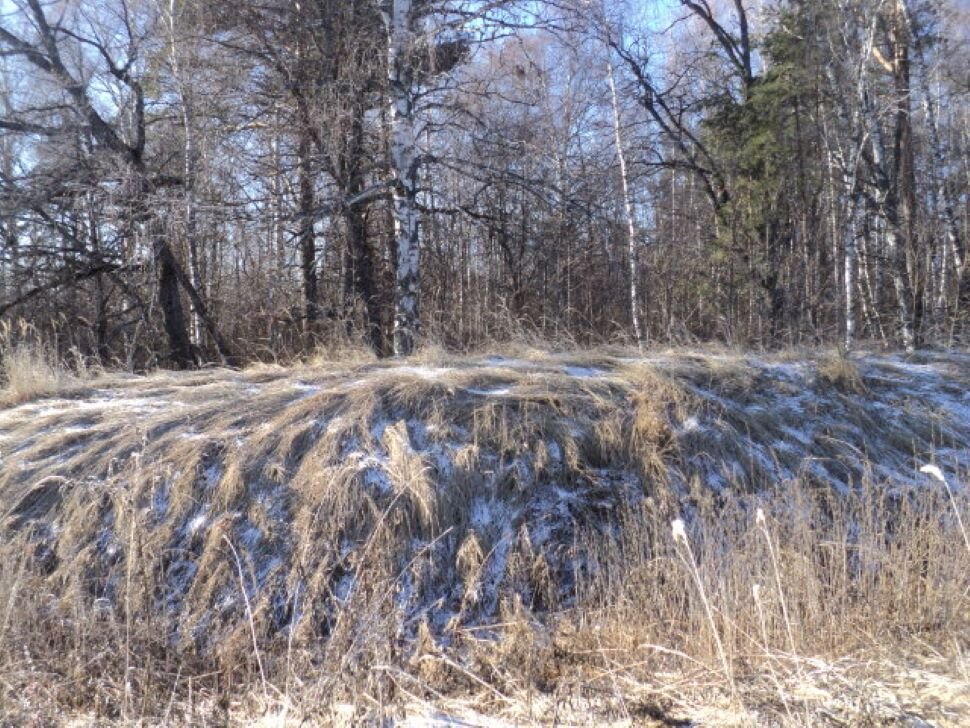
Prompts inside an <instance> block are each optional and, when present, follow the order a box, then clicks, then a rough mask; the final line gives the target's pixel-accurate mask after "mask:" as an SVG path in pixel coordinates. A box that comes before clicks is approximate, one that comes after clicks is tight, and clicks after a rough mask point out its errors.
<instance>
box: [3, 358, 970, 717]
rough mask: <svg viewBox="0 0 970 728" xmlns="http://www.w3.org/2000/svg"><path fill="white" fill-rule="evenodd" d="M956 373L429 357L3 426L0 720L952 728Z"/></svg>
mask: <svg viewBox="0 0 970 728" xmlns="http://www.w3.org/2000/svg"><path fill="white" fill-rule="evenodd" d="M965 364H966V361H965V358H960V356H959V355H953V356H952V357H950V358H947V357H937V358H935V359H934V358H930V359H928V360H925V361H921V362H918V363H917V364H916V366H917V367H923V368H917V369H915V370H911V369H910V368H909V367H911V366H912V365H911V363H910V362H907V361H905V360H897V359H892V358H885V359H872V360H868V359H863V360H859V361H858V362H857V363H855V366H856V367H857V371H858V376H859V377H860V379H861V380H862V381H863V382H864V383H865V390H866V391H867V394H866V395H862V394H860V393H859V391H860V390H855V389H851V388H850V389H843V388H842V387H838V388H836V387H833V386H831V385H830V384H829V383H828V380H827V379H826V378H825V375H823V374H822V373H821V370H822V368H823V365H821V364H820V365H818V366H817V367H816V365H814V364H812V363H810V362H805V361H803V360H799V361H795V362H790V361H765V360H754V359H750V358H748V357H745V356H743V355H740V354H737V353H730V352H719V353H713V354H712V353H708V354H703V355H695V354H693V353H689V352H684V353H672V354H666V355H663V356H658V357H654V358H650V359H647V360H643V359H636V360H634V359H633V358H632V357H631V355H630V354H629V353H628V352H625V351H622V350H608V351H594V352H587V353H584V354H581V355H577V354H557V355H550V354H548V353H546V354H542V353H541V352H539V351H533V350H529V349H520V350H519V351H518V352H517V355H516V356H509V355H505V356H504V357H495V358H484V359H483V358H482V357H471V356H469V357H455V356H452V355H447V354H446V353H444V352H441V351H440V350H438V351H436V350H432V349H428V350H426V351H425V352H424V354H423V355H422V356H421V357H419V358H417V359H415V360H412V361H408V362H406V363H404V364H388V363H383V362H380V363H378V362H372V361H369V360H367V359H359V360H354V362H353V363H351V364H346V363H345V364H340V363H338V362H316V363H310V364H306V365H303V366H301V367H299V368H296V369H283V368H279V367H270V366H262V367H256V368H252V369H249V370H246V371H243V372H229V371H220V370H212V371H206V372H199V373H194V374H186V375H174V374H164V373H160V374H157V375H153V376H151V377H147V378H115V379H114V380H113V384H112V386H111V388H110V389H105V390H103V391H102V390H97V389H94V390H91V391H89V392H87V393H84V396H83V397H81V398H78V399H70V400H69V399H56V398H53V399H46V400H39V401H37V402H33V403H31V404H25V405H21V406H20V407H17V408H12V409H8V410H5V411H4V410H0V456H2V458H3V461H2V465H3V469H2V470H0V504H2V505H0V513H2V514H3V515H2V519H0V529H2V530H3V538H2V540H0V610H3V613H2V614H0V665H2V668H3V674H4V682H3V685H2V687H0V701H2V702H0V713H3V714H5V715H8V716H12V718H11V720H14V724H16V720H17V716H18V715H19V716H20V717H21V718H24V719H26V717H27V716H32V715H50V716H52V717H53V718H57V717H58V716H63V715H66V714H71V713H83V712H87V713H89V714H92V715H94V716H97V717H98V719H105V720H118V721H131V720H134V719H137V720H138V721H141V722H142V723H143V724H164V723H167V722H181V723H200V722H202V721H203V720H204V721H207V722H219V721H227V722H230V723H231V722H241V723H245V722H248V721H250V720H252V719H254V716H255V717H259V718H261V719H264V720H266V721H269V720H270V718H273V719H274V720H275V719H280V714H281V712H282V711H284V710H285V712H286V715H285V716H284V718H285V720H294V721H296V722H299V721H300V720H303V719H306V720H307V721H309V722H311V723H340V722H341V721H343V723H344V724H353V723H358V722H362V721H369V720H378V719H380V718H381V717H392V718H393V717H397V718H400V717H401V716H402V715H403V714H404V713H406V712H408V711H411V712H414V711H418V712H421V711H425V712H427V711H429V710H431V709H432V707H435V708H447V709H449V710H454V711H455V712H456V713H459V712H468V711H471V710H473V709H474V710H477V711H478V712H479V713H482V714H488V715H490V716H493V717H502V716H504V717H506V718H508V719H509V720H511V721H513V722H519V723H520V724H532V723H540V724H549V723H553V722H555V721H559V723H560V724H563V723H566V724H568V723H569V722H573V723H576V724H588V723H590V722H595V723H599V724H608V723H609V722H610V721H615V722H617V724H622V722H623V721H626V724H630V723H636V724H646V725H650V724H651V723H650V721H651V720H657V721H662V720H666V721H667V723H666V724H677V723H676V721H678V720H682V721H686V720H692V721H697V722H699V724H705V725H722V724H731V723H737V724H746V725H750V724H767V723H773V722H774V723H777V724H785V725H808V724H818V725H822V724H832V725H837V724H839V721H842V724H845V723H848V724H860V721H862V720H863V719H865V720H869V721H875V722H878V721H879V720H890V719H895V718H899V716H903V715H904V714H906V713H907V712H908V713H911V714H913V715H919V716H921V717H922V719H924V720H928V721H932V722H933V723H934V724H935V725H959V724H960V723H961V721H962V720H963V716H964V713H961V711H964V710H965V709H966V705H967V704H968V701H967V695H966V693H965V692H962V691H965V687H966V679H967V672H966V671H967V669H968V667H967V662H966V655H967V647H968V642H970V597H968V590H970V580H968V576H967V575H968V574H970V553H968V552H967V550H966V548H965V545H964V540H963V537H962V536H961V533H960V528H959V519H958V518H957V517H956V516H957V514H960V513H962V514H963V515H964V521H966V520H967V518H966V515H967V514H966V512H967V509H968V505H970V503H968V494H967V490H966V489H965V488H960V487H958V484H959V483H960V482H961V481H965V480H966V477H967V470H966V468H967V459H966V458H965V457H963V455H965V451H966V449H965V446H964V447H963V450H962V452H963V455H961V450H960V447H961V444H963V445H965V443H966V442H967V441H968V440H970V422H968V421H966V419H960V416H959V413H960V411H961V410H960V409H959V408H960V407H961V406H964V407H965V405H963V404H962V403H963V402H964V401H965V400H964V399H963V393H964V392H965V391H966V387H967V385H968V384H970V382H968V381H967V379H968V378H970V368H967V367H966V366H965ZM912 371H917V372H920V375H919V376H920V377H921V379H919V380H918V381H917V380H913V381H912V382H911V383H909V384H906V383H905V381H904V380H903V377H902V374H911V373H912ZM890 381H891V382H893V384H891V385H890V384H888V383H887V382H890ZM874 408H875V409H874ZM879 408H882V409H879ZM873 412H879V415H878V417H876V416H874V415H873ZM961 458H962V459H961ZM931 460H932V461H935V462H938V463H939V464H940V467H941V468H942V469H943V470H944V471H945V472H947V473H948V474H949V475H950V476H951V483H952V485H953V487H952V488H951V490H950V491H949V492H948V491H947V489H946V488H945V487H944V485H943V484H939V483H936V482H935V481H933V480H932V479H931V478H928V477H923V476H921V475H918V474H917V473H916V469H917V466H918V465H919V464H921V463H924V462H929V461H931ZM759 509H760V511H759ZM759 512H760V513H762V514H763V519H759V517H758V513H759ZM677 518H682V519H683V521H684V522H685V526H686V530H685V536H686V537H687V540H686V541H683V540H681V541H679V542H678V541H677V540H675V538H674V536H673V534H672V532H671V522H672V521H673V520H674V519H677ZM685 547H689V557H688V555H687V550H686V548H685ZM727 676H729V678H730V679H728V677H727ZM904 676H908V677H904ZM915 684H919V685H932V686H933V687H932V691H936V692H934V693H933V694H934V695H936V697H934V698H933V699H932V700H930V699H924V698H923V697H920V694H916V692H915V690H916V689H915V688H913V687H912V685H915ZM907 685H908V686H909V687H907ZM874 686H876V687H878V689H875V687H874ZM920 689H921V690H923V688H920ZM927 691H930V688H929V687H927V688H925V690H924V692H925V693H926V694H929V693H928V692H927ZM651 716H653V717H651ZM968 719H970V718H968ZM281 720H282V719H281ZM658 724H663V723H658Z"/></svg>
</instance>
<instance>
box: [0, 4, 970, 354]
mask: <svg viewBox="0 0 970 728" xmlns="http://www.w3.org/2000/svg"><path fill="white" fill-rule="evenodd" d="M656 5H657V4H655V3H650V2H646V1H645V0H643V1H640V2H638V1H636V0H631V1H630V2H628V3H622V2H601V1H599V0H558V1H556V2H553V1H552V0H549V1H547V2H527V3H526V2H517V1H516V0H301V2H299V3H296V2H291V1H290V0H258V1H256V0H233V1H232V2H228V1H223V0H205V1H203V0H100V1H99V2H80V1H78V0H8V1H7V2H6V3H3V4H0V11H2V15H0V62H2V66H0V70H2V75H0V240H2V254H0V315H2V316H4V317H7V318H11V319H12V318H24V319H27V320H28V321H30V322H31V323H32V324H33V325H34V326H36V327H38V328H40V329H42V330H45V331H48V332H50V333H51V335H52V336H54V338H55V339H56V343H57V344H58V345H59V346H61V347H64V348H67V347H77V348H78V349H79V350H80V351H81V352H82V353H83V354H84V355H85V356H87V357H91V358H96V359H99V360H100V361H102V362H104V363H106V364H109V365H119V364H120V365H123V366H127V367H136V368H140V367H148V366H154V365H157V364H165V365H174V366H179V367H188V366H194V365H198V364H201V363H204V362H210V361H226V362H229V363H238V362H242V361H245V360H248V359H253V358H264V357H271V356H273V357H289V356H296V355H299V354H301V353H304V352H307V351H310V350H312V349H314V348H317V347H327V346H331V345H333V344H335V343H336V342H346V341H347V340H348V339H351V340H353V339H359V340H362V341H364V342H366V344H367V345H369V346H370V347H372V348H373V349H374V350H375V351H376V352H377V353H379V354H381V355H388V354H392V353H397V354H406V353H408V352H409V351H410V350H411V349H412V348H413V346H414V345H415V342H416V341H419V340H420V339H421V337H430V338H433V339H434V340H436V341H440V342H442V343H444V344H445V345H448V346H454V347H467V346H473V345H476V344H479V343H481V342H483V341H488V340H494V339H501V338H502V337H504V336H508V335H511V334H513V333H515V332H516V331H517V330H521V329H527V330H529V331H532V332H535V333H537V334H539V335H543V336H548V337H553V338H555V337H567V338H569V339H571V340H575V341H579V342H585V341H596V340H603V339H609V338H624V339H627V340H631V341H639V342H641V343H642V342H657V341H659V342H685V341H692V340H709V339H715V340H722V341H727V342H730V343H737V344H741V345H746V346H783V345H791V344H801V343H819V342H827V343H834V342H838V343H840V344H842V345H845V346H849V347H851V346H852V345H853V344H854V343H855V342H857V341H859V340H863V339H872V340H878V341H880V342H883V343H885V344H887V345H891V346H904V347H906V348H914V347H918V346H923V345H935V344H944V345H949V344H953V343H959V342H961V341H964V342H965V341H966V337H967V330H968V324H970V322H968V316H970V271H968V265H970V255H968V253H970V251H968V249H967V233H968V196H967V191H968V180H970V159H968V140H970V123H968V122H970V115H968V105H967V99H968V94H970V85H968V82H967V76H966V72H965V69H966V68H967V62H968V60H970V54H968V49H967V30H966V28H967V20H968V19H967V17H966V10H965V9H962V8H961V6H960V4H959V3H952V2H947V0H769V1H767V2H762V3H757V4H755V3H748V2H745V1H744V0H731V1H730V2H728V1H727V0H722V1H716V0H680V2H679V3H672V4H671V6H672V7H669V8H667V9H665V10H662V11H661V10H657V9H656V7H655V6H656Z"/></svg>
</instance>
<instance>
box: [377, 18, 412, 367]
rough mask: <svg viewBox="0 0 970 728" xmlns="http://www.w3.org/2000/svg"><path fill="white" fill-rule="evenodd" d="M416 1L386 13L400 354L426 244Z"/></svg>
mask: <svg viewBox="0 0 970 728" xmlns="http://www.w3.org/2000/svg"><path fill="white" fill-rule="evenodd" d="M413 11H414V7H413V3H412V0H389V8H385V9H384V10H383V11H382V13H383V16H384V23H385V26H386V29H387V81H388V89H389V96H390V98H389V112H390V116H389V119H390V163H391V182H392V187H391V201H392V206H393V213H394V239H395V243H396V250H397V260H396V271H395V272H396V275H395V278H396V285H395V295H394V354H395V356H406V355H408V354H410V353H411V352H412V351H413V350H414V342H415V337H416V336H417V334H418V329H419V326H420V318H419V315H418V287H419V284H420V247H419V239H418V210H417V167H418V155H417V137H416V134H415V120H414V76H413V70H412V69H411V67H410V61H409V58H408V55H409V54H408V51H409V50H410V48H411V45H412V41H413V36H414V34H413V26H414V23H415V18H414V12H413Z"/></svg>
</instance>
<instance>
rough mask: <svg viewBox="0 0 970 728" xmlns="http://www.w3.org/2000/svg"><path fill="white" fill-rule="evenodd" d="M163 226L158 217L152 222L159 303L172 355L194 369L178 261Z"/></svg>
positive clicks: (174, 360)
mask: <svg viewBox="0 0 970 728" xmlns="http://www.w3.org/2000/svg"><path fill="white" fill-rule="evenodd" d="M160 228H161V225H160V224H159V222H158V221H156V220H152V221H150V222H149V230H150V234H151V236H152V249H153V251H154V254H155V265H156V268H157V270H158V304H159V306H160V307H161V309H162V320H163V322H164V325H165V334H166V336H167V337H168V345H169V358H170V359H171V361H172V364H174V365H175V366H176V367H177V368H179V369H191V368H192V367H193V366H195V365H196V364H197V363H198V362H197V360H196V356H195V351H194V350H193V347H192V341H191V339H190V338H189V331H188V326H187V321H186V318H185V311H184V309H183V308H182V298H181V295H180V294H179V275H178V262H177V261H176V260H175V254H174V253H173V252H172V248H171V246H170V245H169V244H168V241H167V240H165V238H164V235H163V233H162V231H161V229H160Z"/></svg>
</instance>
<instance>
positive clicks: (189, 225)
mask: <svg viewBox="0 0 970 728" xmlns="http://www.w3.org/2000/svg"><path fill="white" fill-rule="evenodd" d="M175 13H176V4H175V0H169V3H168V18H167V20H168V31H169V62H170V63H171V66H172V76H173V77H174V78H175V83H176V86H177V88H178V94H179V102H180V103H179V106H180V107H181V116H182V126H183V128H184V129H185V140H184V146H183V148H182V175H183V179H184V190H185V200H184V202H185V240H186V243H187V245H188V250H189V277H190V278H191V280H192V286H193V287H194V288H195V290H196V291H198V292H199V293H200V294H201V293H202V270H201V269H202V266H201V264H200V261H199V247H198V242H197V241H196V224H195V222H196V221H195V137H194V133H193V129H192V99H191V97H190V94H189V92H188V91H187V90H186V85H185V79H184V78H183V77H182V64H181V59H180V58H179V52H178V41H177V39H176V36H175ZM190 323H191V326H190V331H191V340H192V344H193V345H195V346H201V345H202V317H201V316H200V315H199V312H198V311H197V310H196V308H195V306H192V310H191V314H190Z"/></svg>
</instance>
